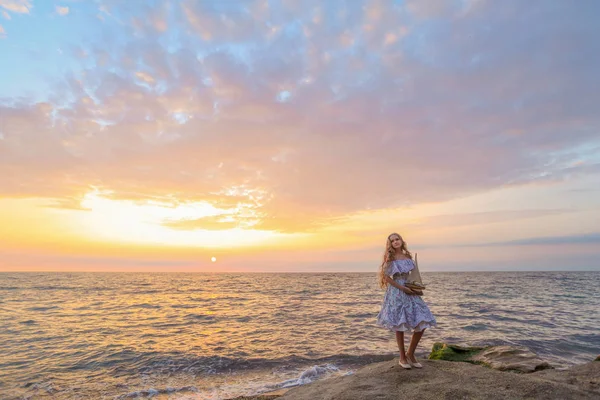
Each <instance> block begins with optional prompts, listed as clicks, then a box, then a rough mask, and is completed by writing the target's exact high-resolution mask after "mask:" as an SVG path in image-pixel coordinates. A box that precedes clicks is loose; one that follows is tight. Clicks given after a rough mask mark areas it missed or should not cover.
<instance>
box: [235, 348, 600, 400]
mask: <svg viewBox="0 0 600 400" xmlns="http://www.w3.org/2000/svg"><path fill="white" fill-rule="evenodd" d="M429 358H430V359H427V360H420V362H421V363H422V364H423V368H422V369H415V368H413V369H411V370H405V369H403V368H401V367H400V366H399V365H398V363H397V361H398V360H397V359H394V360H393V361H385V362H380V363H375V364H370V365H368V366H366V367H364V368H362V369H360V370H358V371H356V373H354V374H352V375H347V376H340V377H335V378H331V379H326V380H322V381H317V382H314V383H312V384H309V385H305V386H300V387H296V388H293V389H291V390H289V391H287V392H284V393H283V392H279V393H270V394H263V395H261V396H255V397H243V398H238V399H236V400H250V399H252V400H273V399H277V400H319V399H323V400H363V399H378V400H391V399H411V398H414V399H423V400H427V399H485V400H494V399H561V400H563V399H599V398H600V362H598V358H597V359H596V361H591V362H589V363H587V364H583V365H577V366H575V367H572V368H569V369H555V368H553V366H551V365H549V364H548V363H546V362H545V361H543V360H541V359H539V358H538V357H537V356H536V355H535V354H533V353H531V352H529V351H528V350H527V349H524V348H516V347H509V346H496V347H489V348H481V347H462V346H454V345H448V344H442V343H440V344H436V345H435V346H434V347H433V349H432V352H431V354H430V356H429ZM599 358H600V357H599Z"/></svg>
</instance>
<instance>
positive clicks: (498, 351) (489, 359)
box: [471, 346, 552, 373]
mask: <svg viewBox="0 0 600 400" xmlns="http://www.w3.org/2000/svg"><path fill="white" fill-rule="evenodd" d="M471 360H473V361H475V362H477V363H481V364H484V365H486V366H489V367H491V368H494V369H497V370H499V371H516V372H525V373H528V372H535V371H540V370H543V369H550V368H552V367H551V366H550V364H548V363H547V362H546V361H544V360H542V359H541V358H539V357H538V356H537V355H536V354H535V353H533V352H532V351H531V350H529V349H527V348H524V347H514V346H493V347H490V348H487V349H485V350H483V351H481V352H479V353H478V354H476V355H474V356H473V357H472V358H471Z"/></svg>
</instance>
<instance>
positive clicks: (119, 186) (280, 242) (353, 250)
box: [0, 0, 600, 272]
mask: <svg viewBox="0 0 600 400" xmlns="http://www.w3.org/2000/svg"><path fill="white" fill-rule="evenodd" d="M598 15H600V3H599V2H597V1H594V0H580V1H577V2H572V1H567V0H561V1H552V0H539V1H529V2H527V4H526V5H525V3H524V2H523V1H514V0H504V1H492V0H456V1H454V0H431V1H425V0H418V1H417V0H405V1H392V0H390V1H360V0H348V1H337V0H335V1H334V0H330V1H327V2H323V1H319V0H314V1H313V0H281V1H274V0H256V1H252V0H248V1H234V0H228V1H221V0H214V1H211V0H204V1H190V0H182V1H167V0H143V1H142V0H131V1H126V2H125V1H120V0H87V1H86V0H79V1H77V0H71V1H69V0H56V1H54V0H44V1H42V0H0V271H187V272H204V271H211V272H369V271H371V272H375V271H377V269H378V266H379V264H380V262H381V257H382V255H383V251H384V246H385V241H386V238H387V236H388V234H390V233H392V232H398V233H400V234H401V235H402V236H403V237H404V238H405V240H406V242H407V243H408V247H409V249H411V250H412V251H413V252H417V253H418V254H419V261H420V269H421V270H422V271H424V272H426V271H465V270H478V271H492V270H511V271H516V270H561V271H569V270H600V262H599V261H598V260H600V212H599V211H600V131H599V129H600V112H598V110H600V74H598V71H600V41H599V40H598V38H599V37H600V24H598V23H597V16H598ZM213 257H214V259H215V260H214V261H213V260H211V258H213Z"/></svg>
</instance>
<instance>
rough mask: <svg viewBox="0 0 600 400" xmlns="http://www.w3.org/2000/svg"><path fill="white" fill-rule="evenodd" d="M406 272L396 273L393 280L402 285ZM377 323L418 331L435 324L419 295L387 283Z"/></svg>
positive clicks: (402, 329)
mask: <svg viewBox="0 0 600 400" xmlns="http://www.w3.org/2000/svg"><path fill="white" fill-rule="evenodd" d="M406 276H407V274H396V275H395V276H394V278H393V279H394V281H395V282H397V283H399V284H401V285H404V283H405V282H406ZM377 325H379V326H381V327H383V328H387V329H389V330H391V331H398V332H410V331H415V332H420V331H422V330H424V329H426V328H431V327H434V326H436V325H437V323H436V321H435V317H434V316H433V314H432V313H431V311H430V310H429V307H427V304H425V302H424V301H423V299H422V298H421V296H415V295H409V294H406V293H404V292H403V291H401V290H400V289H398V288H396V287H394V286H392V285H388V287H387V289H386V291H385V295H384V297H383V304H382V305H381V311H380V312H379V314H378V315H377Z"/></svg>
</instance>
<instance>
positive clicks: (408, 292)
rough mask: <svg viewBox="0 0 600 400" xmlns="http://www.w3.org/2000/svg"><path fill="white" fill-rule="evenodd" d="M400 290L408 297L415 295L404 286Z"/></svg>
mask: <svg viewBox="0 0 600 400" xmlns="http://www.w3.org/2000/svg"><path fill="white" fill-rule="evenodd" d="M400 290H402V291H403V292H404V293H406V294H408V295H415V294H416V293H415V292H413V291H412V290H410V289H409V288H407V287H406V286H402V289H400Z"/></svg>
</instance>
